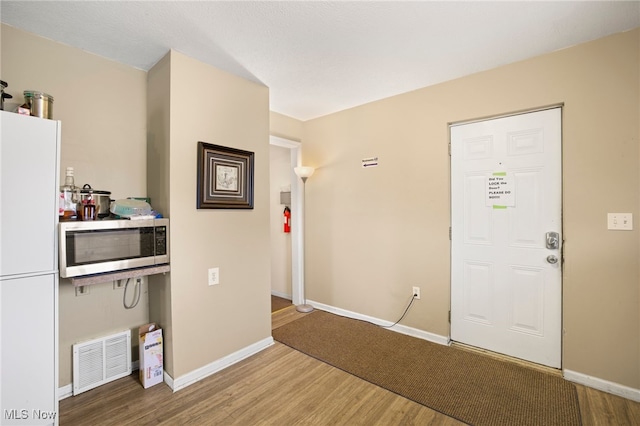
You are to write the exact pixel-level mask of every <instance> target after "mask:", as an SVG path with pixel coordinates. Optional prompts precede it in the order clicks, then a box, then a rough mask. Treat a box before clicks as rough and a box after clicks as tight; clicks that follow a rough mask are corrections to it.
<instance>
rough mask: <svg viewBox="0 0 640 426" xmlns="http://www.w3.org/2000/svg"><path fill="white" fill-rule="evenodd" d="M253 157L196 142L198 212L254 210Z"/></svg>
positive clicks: (222, 147)
mask: <svg viewBox="0 0 640 426" xmlns="http://www.w3.org/2000/svg"><path fill="white" fill-rule="evenodd" d="M253 162H254V153H253V152H250V151H243V150H241V149H236V148H228V147H224V146H220V145H212V144H209V143H206V142H198V181H197V187H198V194H197V197H196V199H197V206H196V207H197V208H198V209H253Z"/></svg>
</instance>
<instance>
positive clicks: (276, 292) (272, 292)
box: [271, 290, 291, 300]
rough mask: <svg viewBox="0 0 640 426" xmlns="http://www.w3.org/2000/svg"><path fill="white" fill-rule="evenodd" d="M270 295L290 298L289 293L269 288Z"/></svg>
mask: <svg viewBox="0 0 640 426" xmlns="http://www.w3.org/2000/svg"><path fill="white" fill-rule="evenodd" d="M271 295H272V296H277V297H281V298H283V299H288V300H291V295H290V294H287V293H282V292H280V291H275V290H271Z"/></svg>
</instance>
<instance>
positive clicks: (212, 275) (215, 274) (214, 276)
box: [209, 268, 220, 285]
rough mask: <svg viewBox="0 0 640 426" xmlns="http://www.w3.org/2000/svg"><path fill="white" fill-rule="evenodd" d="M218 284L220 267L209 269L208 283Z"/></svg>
mask: <svg viewBox="0 0 640 426" xmlns="http://www.w3.org/2000/svg"><path fill="white" fill-rule="evenodd" d="M218 284H220V268H210V269H209V285H218Z"/></svg>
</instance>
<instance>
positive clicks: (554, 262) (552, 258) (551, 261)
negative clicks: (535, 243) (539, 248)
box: [547, 254, 558, 265]
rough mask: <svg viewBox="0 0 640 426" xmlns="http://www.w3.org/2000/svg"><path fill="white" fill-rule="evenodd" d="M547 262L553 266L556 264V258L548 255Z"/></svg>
mask: <svg viewBox="0 0 640 426" xmlns="http://www.w3.org/2000/svg"><path fill="white" fill-rule="evenodd" d="M547 262H549V263H550V264H552V265H554V264H556V263H558V258H557V257H555V256H554V255H552V254H550V255H549V256H547Z"/></svg>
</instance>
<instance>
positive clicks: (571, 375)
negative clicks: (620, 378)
mask: <svg viewBox="0 0 640 426" xmlns="http://www.w3.org/2000/svg"><path fill="white" fill-rule="evenodd" d="M562 373H563V376H564V378H565V379H566V380H569V381H571V382H574V383H578V384H580V385H584V386H588V387H590V388H594V389H597V390H600V391H603V392H607V393H610V394H613V395H618V396H621V397H623V398H627V399H630V400H632V401H636V402H640V389H634V388H630V387H628V386H624V385H621V384H619V383H614V382H609V381H607V380H603V379H599V378H597V377H591V376H588V375H586V374H582V373H578V372H577V371H571V370H563V372H562Z"/></svg>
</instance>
